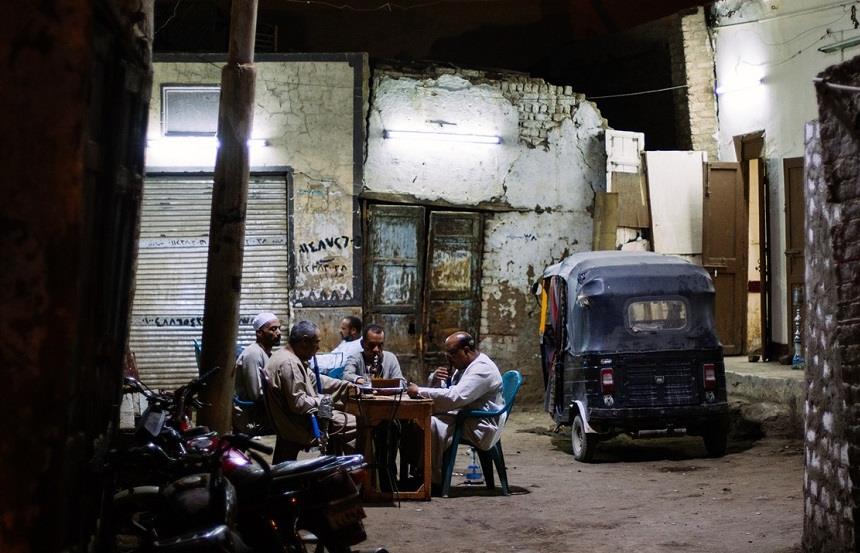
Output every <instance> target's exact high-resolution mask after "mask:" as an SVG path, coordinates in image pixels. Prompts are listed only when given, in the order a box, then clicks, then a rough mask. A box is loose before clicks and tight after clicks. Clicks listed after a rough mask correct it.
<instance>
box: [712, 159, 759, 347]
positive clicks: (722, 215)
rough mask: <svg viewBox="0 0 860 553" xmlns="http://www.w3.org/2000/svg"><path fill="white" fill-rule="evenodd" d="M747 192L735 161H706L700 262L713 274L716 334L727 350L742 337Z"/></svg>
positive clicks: (744, 334)
mask: <svg viewBox="0 0 860 553" xmlns="http://www.w3.org/2000/svg"><path fill="white" fill-rule="evenodd" d="M747 208H748V206H747V197H746V194H745V189H744V182H743V179H742V178H741V173H740V166H739V165H738V164H737V163H710V164H708V178H707V183H706V185H705V197H704V213H703V216H702V265H703V266H704V267H705V269H706V270H708V272H709V273H710V274H711V278H713V279H714V287H715V290H716V303H715V319H716V324H717V334H718V336H719V338H720V341H721V342H722V344H723V352H724V353H725V354H727V355H738V354H741V353H743V349H744V344H745V341H746V340H745V337H746V308H747V306H746V289H747V248H748V244H747V234H748V232H747V231H748V227H747Z"/></svg>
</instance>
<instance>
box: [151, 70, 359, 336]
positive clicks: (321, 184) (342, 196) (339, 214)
mask: <svg viewBox="0 0 860 553" xmlns="http://www.w3.org/2000/svg"><path fill="white" fill-rule="evenodd" d="M210 58H211V59H210ZM222 66H223V60H219V59H217V58H216V57H207V58H201V57H200V56H171V57H167V56H165V57H164V61H158V62H157V63H155V79H154V83H153V95H152V104H151V109H150V115H149V135H148V138H149V147H148V148H147V158H146V163H147V168H148V169H149V170H153V169H158V170H177V171H183V170H186V169H191V170H195V171H196V170H212V168H213V167H214V162H215V149H214V147H212V146H211V145H209V146H206V147H187V146H186V145H185V143H183V142H182V141H181V140H180V141H179V144H178V145H177V141H175V140H173V137H164V136H162V120H161V114H162V105H161V101H162V98H161V93H160V90H161V85H162V84H214V85H218V84H219V83H220V73H221V67H222ZM256 67H257V87H256V99H255V104H256V107H255V111H254V126H253V132H252V138H253V139H263V140H265V141H266V143H267V145H266V146H257V145H254V146H252V148H251V167H252V170H253V169H266V168H270V167H284V166H289V167H290V168H291V169H292V172H293V197H292V200H293V204H294V217H293V244H294V252H293V254H294V259H295V261H296V269H295V287H294V289H293V290H292V291H291V297H290V300H291V306H290V313H284V314H280V313H279V315H280V316H281V317H282V319H283V320H289V321H294V320H295V318H296V316H299V313H297V312H295V310H296V309H300V308H301V312H300V316H302V317H304V318H308V319H310V320H313V321H314V322H317V323H318V324H320V325H329V324H330V323H331V321H332V320H334V321H335V323H334V324H335V328H336V327H337V324H338V323H339V321H340V316H341V313H347V312H349V313H350V314H351V313H352V312H353V310H351V309H348V308H346V307H340V308H331V309H330V308H325V307H309V306H313V305H319V303H320V302H321V301H323V302H329V303H331V304H334V305H338V306H346V305H348V304H355V303H359V304H360V301H361V300H360V298H356V297H355V289H354V276H355V255H354V252H355V250H354V244H355V238H356V236H355V232H354V226H353V219H354V218H353V213H354V203H355V202H354V200H355V190H356V186H357V184H359V180H360V168H361V161H362V158H363V155H364V154H363V140H362V134H363V121H364V117H363V114H361V113H360V114H358V115H356V113H355V102H354V96H355V93H356V86H358V87H359V88H360V89H361V90H362V92H361V98H362V100H361V101H362V102H365V101H366V98H367V94H366V87H367V78H366V75H365V74H364V73H363V71H365V68H366V67H367V62H366V56H364V55H360V54H340V55H336V54H333V55H330V56H326V55H322V56H313V57H311V56H304V57H303V56H298V55H295V56H287V55H274V56H270V57H262V59H260V57H258V59H257V61H256ZM356 71H358V72H359V75H358V77H356ZM356 81H357V82H356ZM360 109H362V111H363V109H365V107H364V106H362V107H361V108H360ZM327 238H332V239H337V244H338V246H341V245H344V244H346V247H338V248H327V249H325V250H320V249H319V248H316V247H313V248H312V247H307V246H306V245H307V244H318V243H319V241H320V240H326V239H327ZM329 311H337V313H335V314H331V313H329ZM329 330H330V329H328V328H326V329H325V332H323V343H322V348H323V349H328V348H331V347H334V345H336V344H337V342H338V341H339V339H338V335H337V333H336V332H328V331H329Z"/></svg>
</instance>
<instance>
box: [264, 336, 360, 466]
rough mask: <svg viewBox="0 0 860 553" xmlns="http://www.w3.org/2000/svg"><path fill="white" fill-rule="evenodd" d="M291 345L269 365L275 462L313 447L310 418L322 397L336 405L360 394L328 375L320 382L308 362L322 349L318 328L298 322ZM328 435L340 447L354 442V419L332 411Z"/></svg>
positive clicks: (347, 384) (269, 396)
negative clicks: (352, 393)
mask: <svg viewBox="0 0 860 553" xmlns="http://www.w3.org/2000/svg"><path fill="white" fill-rule="evenodd" d="M287 342H288V344H287V345H286V346H285V347H283V348H281V349H280V350H279V351H277V352H276V353H275V354H274V355H272V357H271V358H270V359H269V361H268V362H267V363H266V368H265V374H266V377H267V378H268V381H269V385H268V386H267V387H266V398H265V399H266V407H267V408H268V411H269V416H270V418H271V421H272V425H273V426H274V427H275V432H276V434H277V436H278V438H277V441H276V443H275V454H274V457H273V460H272V461H273V462H274V463H280V462H281V461H286V460H291V459H295V458H296V457H297V456H298V453H299V450H301V449H303V448H305V447H308V446H310V445H312V443H313V440H314V436H313V432H312V427H311V422H310V417H309V415H311V414H314V413H316V412H317V410H318V409H319V405H320V397H321V395H322V394H330V395H331V396H332V401H333V403H334V404H335V406H337V405H338V404H341V405H342V403H343V401H344V400H345V399H346V397H347V395H348V394H349V393H351V392H357V390H356V389H355V386H354V385H352V384H350V383H348V382H344V381H343V380H338V379H335V378H329V377H327V376H325V375H323V376H320V380H319V381H317V378H316V376H315V375H314V373H313V370H311V368H310V366H309V364H308V362H309V360H310V359H311V358H312V357H313V356H314V354H315V353H316V352H317V350H318V349H319V345H320V335H319V329H318V328H317V326H316V325H315V324H313V323H311V322H308V321H299V322H297V323H296V324H295V325H293V328H292V329H290V335H289V338H288V339H287ZM332 415H333V417H332V419H331V421H330V422H329V427H328V434H329V436H330V437H331V438H332V439H337V440H338V441H339V442H340V443H341V444H346V443H347V442H349V441H351V440H354V439H355V434H356V425H355V417H353V416H352V415H349V414H347V413H344V412H342V411H339V410H337V409H335V410H333V413H332Z"/></svg>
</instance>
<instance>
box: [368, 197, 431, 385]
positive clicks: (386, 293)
mask: <svg viewBox="0 0 860 553" xmlns="http://www.w3.org/2000/svg"><path fill="white" fill-rule="evenodd" d="M366 236H367V242H366V252H365V271H366V272H365V275H366V277H365V286H366V292H365V301H364V322H365V324H370V323H376V324H380V325H382V326H383V327H384V328H385V348H386V349H387V350H389V351H392V352H394V353H395V354H396V355H397V358H398V360H399V361H400V366H401V368H402V370H403V374H404V376H405V377H406V378H409V379H410V380H413V381H416V382H423V379H420V378H419V376H420V375H421V370H420V369H421V336H422V325H421V300H422V295H421V292H422V282H423V277H424V273H423V267H424V245H425V241H424V208H423V207H420V206H400V205H373V204H371V205H368V206H367V233H366Z"/></svg>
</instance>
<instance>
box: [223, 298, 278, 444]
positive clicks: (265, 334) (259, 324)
mask: <svg viewBox="0 0 860 553" xmlns="http://www.w3.org/2000/svg"><path fill="white" fill-rule="evenodd" d="M251 324H252V326H253V327H254V331H255V332H256V334H257V340H256V341H255V342H254V343H252V344H250V345H249V346H248V347H246V348H245V349H244V350H242V353H240V354H239V357H238V358H237V359H236V365H235V389H236V396H237V397H238V398H239V399H240V400H241V401H246V402H252V403H253V404H254V405H253V406H251V407H243V408H242V410H241V412H240V413H239V415H242V416H237V415H236V413H235V412H234V421H233V424H234V426H235V427H236V428H237V430H239V431H242V432H250V433H256V430H259V427H262V426H264V423H265V420H266V411H265V407H264V406H263V389H262V387H261V386H260V371H262V370H263V367H265V366H266V361H268V360H269V357H270V356H271V355H272V348H273V347H274V346H277V345H278V344H280V343H281V321H279V320H278V317H277V315H275V314H274V313H260V314H259V315H257V316H256V317H254V321H253V322H252V323H251ZM249 425H251V426H253V427H254V428H249Z"/></svg>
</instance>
